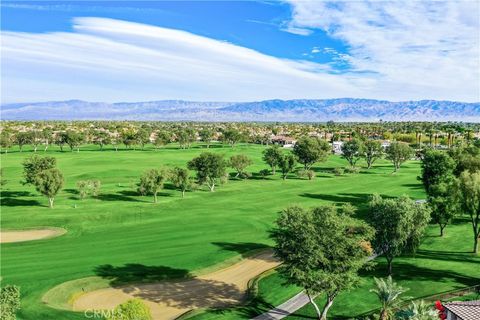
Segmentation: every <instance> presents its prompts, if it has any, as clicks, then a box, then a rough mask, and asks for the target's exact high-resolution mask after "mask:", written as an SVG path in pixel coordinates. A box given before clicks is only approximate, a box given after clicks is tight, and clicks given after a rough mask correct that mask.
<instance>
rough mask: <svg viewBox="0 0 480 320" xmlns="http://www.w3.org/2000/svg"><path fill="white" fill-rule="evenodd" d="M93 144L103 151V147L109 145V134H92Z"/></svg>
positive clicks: (98, 132) (104, 132) (103, 131)
mask: <svg viewBox="0 0 480 320" xmlns="http://www.w3.org/2000/svg"><path fill="white" fill-rule="evenodd" d="M93 143H94V144H96V145H97V146H99V147H100V150H103V147H104V146H106V145H107V144H110V143H111V138H110V134H109V133H108V132H107V131H105V130H97V131H95V132H94V136H93Z"/></svg>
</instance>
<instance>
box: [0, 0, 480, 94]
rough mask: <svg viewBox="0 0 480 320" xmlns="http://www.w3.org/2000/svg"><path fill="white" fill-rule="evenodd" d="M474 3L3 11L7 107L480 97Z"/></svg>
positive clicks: (128, 4) (75, 6)
mask: <svg viewBox="0 0 480 320" xmlns="http://www.w3.org/2000/svg"><path fill="white" fill-rule="evenodd" d="M479 6H480V2H478V1H434V2H429V1H407V2H405V1H396V2H387V1H371V2H370V1H344V2H342V1H340V2H339V1H335V2H330V1H293V0H288V1H224V2H222V1H212V2H206V1H48V2H45V1H2V3H1V20H2V25H1V34H2V49H1V53H2V58H1V59H2V60H1V63H2V82H3V84H2V103H13V102H33V101H49V100H67V99H83V100H90V101H106V102H119V101H147V100H163V99H185V100H197V101H252V100H263V99H297V98H310V99H314V98H319V99H320V98H322V99H323V98H339V97H355V98H375V99H386V100H394V101H398V100H420V99H437V100H457V101H465V102H478V101H480V89H479V88H480V80H479V79H480V71H479V70H480V59H479V55H480V52H479V50H480V49H479V48H480V42H479V41H480V40H479V39H480V21H479V15H478V12H479V10H480V7H479Z"/></svg>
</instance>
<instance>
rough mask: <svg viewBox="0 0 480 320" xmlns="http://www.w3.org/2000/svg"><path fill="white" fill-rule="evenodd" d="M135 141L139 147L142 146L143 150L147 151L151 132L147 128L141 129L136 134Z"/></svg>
mask: <svg viewBox="0 0 480 320" xmlns="http://www.w3.org/2000/svg"><path fill="white" fill-rule="evenodd" d="M135 140H136V141H137V143H138V144H139V145H141V146H142V150H143V149H145V145H146V144H147V143H149V142H150V131H149V130H147V129H145V128H141V129H140V130H138V131H137V133H136V134H135Z"/></svg>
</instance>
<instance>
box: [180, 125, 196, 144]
mask: <svg viewBox="0 0 480 320" xmlns="http://www.w3.org/2000/svg"><path fill="white" fill-rule="evenodd" d="M176 136H177V142H178V144H179V145H180V148H182V149H186V148H190V146H191V145H192V143H193V142H194V141H195V131H194V130H193V129H191V128H186V129H180V130H178V131H177V133H176Z"/></svg>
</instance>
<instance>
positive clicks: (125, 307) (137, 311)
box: [108, 299, 152, 320]
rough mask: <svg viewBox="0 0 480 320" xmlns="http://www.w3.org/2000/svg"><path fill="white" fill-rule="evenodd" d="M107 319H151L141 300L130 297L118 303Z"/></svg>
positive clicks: (148, 310)
mask: <svg viewBox="0 0 480 320" xmlns="http://www.w3.org/2000/svg"><path fill="white" fill-rule="evenodd" d="M108 320H152V315H151V314H150V309H149V308H148V307H147V306H146V305H145V303H143V301H142V300H140V299H131V300H128V301H127V302H124V303H122V304H120V305H118V306H117V307H116V308H115V309H114V310H113V312H112V315H111V316H110V317H109V318H108Z"/></svg>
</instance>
